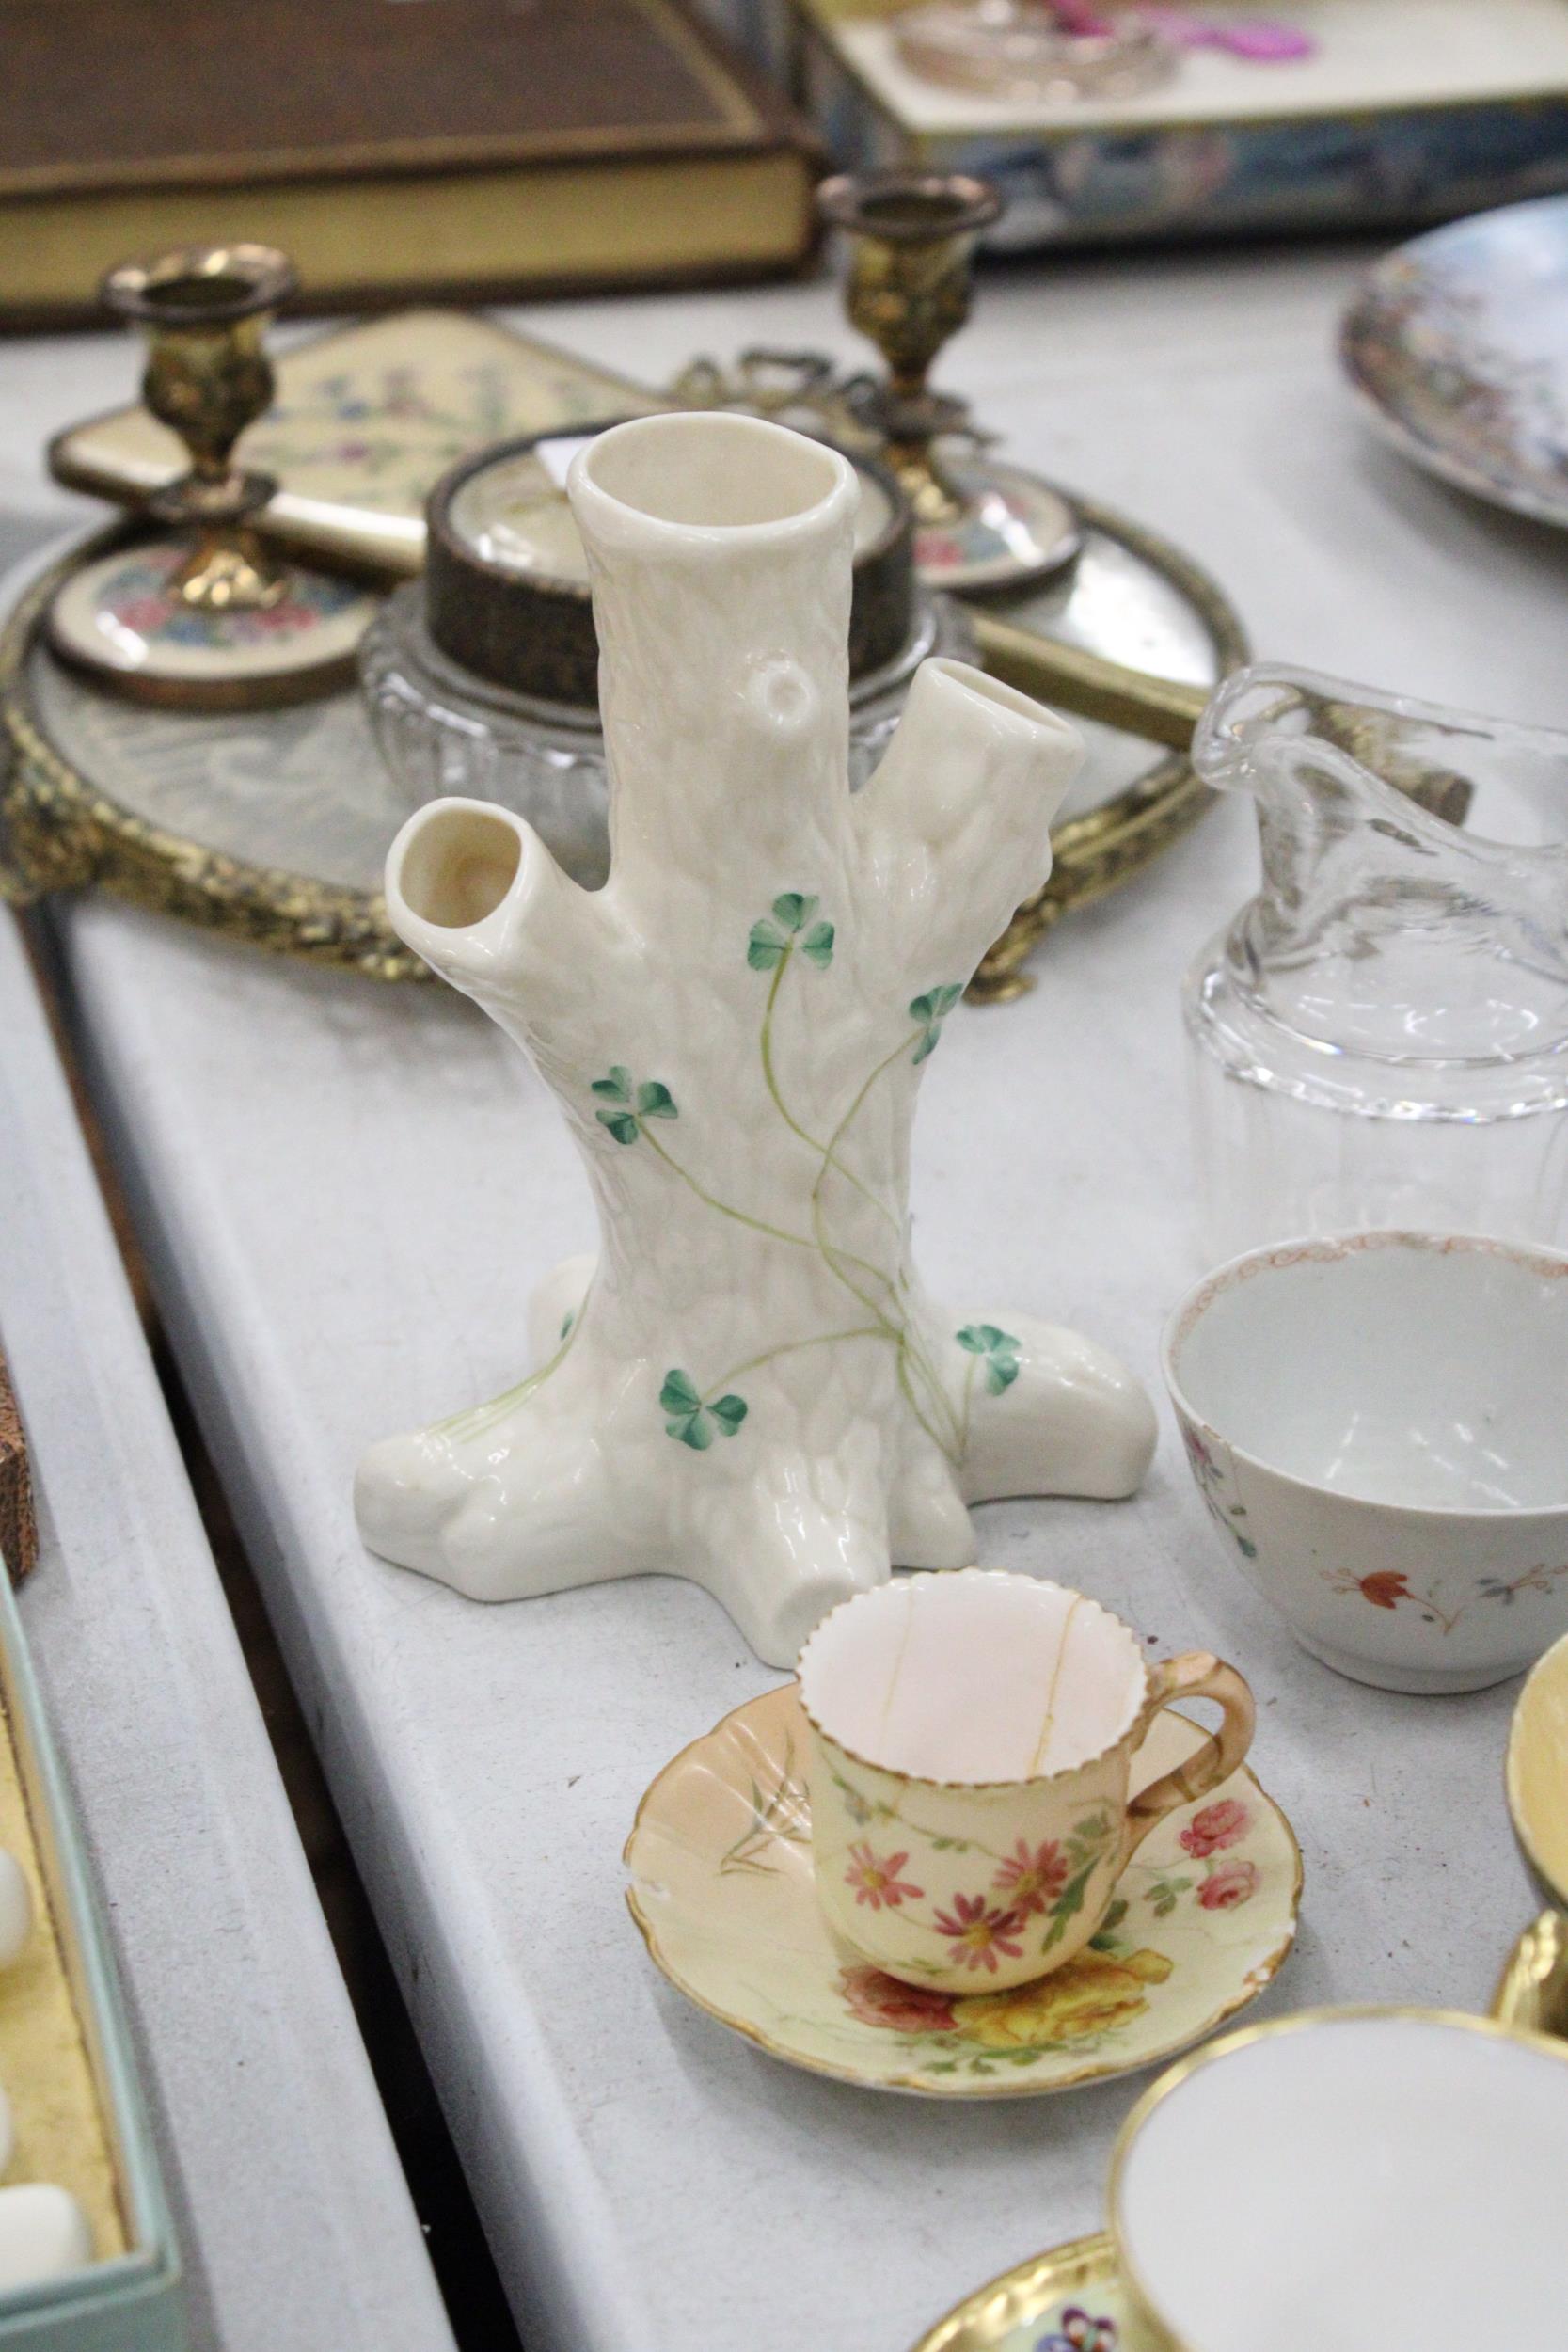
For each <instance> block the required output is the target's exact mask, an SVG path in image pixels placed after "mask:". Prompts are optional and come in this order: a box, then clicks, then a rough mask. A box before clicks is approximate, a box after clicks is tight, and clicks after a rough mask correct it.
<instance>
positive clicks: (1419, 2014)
mask: <svg viewBox="0 0 1568 2352" xmlns="http://www.w3.org/2000/svg"><path fill="white" fill-rule="evenodd" d="M1565 2180H1568V2044H1564V2043H1562V2042H1553V2041H1548V2040H1546V2039H1544V2038H1542V2037H1539V2036H1517V2035H1513V2034H1511V2033H1509V2032H1508V2031H1507V2030H1506V2029H1505V2028H1504V2027H1502V2026H1498V2025H1497V2024H1495V2023H1493V2022H1492V2021H1491V2020H1490V2019H1487V2018H1481V2017H1462V2016H1458V2015H1453V2014H1448V2013H1445V2012H1442V2011H1437V2010H1399V2009H1385V2010H1375V2009H1346V2010H1308V2011H1305V2012H1304V2013H1302V2014H1301V2015H1299V2016H1296V2017H1289V2018H1285V2019H1282V2020H1281V2021H1280V2022H1279V2023H1277V2024H1275V2025H1268V2026H1253V2027H1250V2028H1247V2029H1245V2030H1243V2032H1241V2033H1237V2034H1231V2035H1229V2036H1227V2039H1225V2040H1224V2041H1221V2042H1211V2043H1210V2045H1209V2046H1208V2048H1206V2049H1205V2050H1203V2051H1202V2052H1200V2053H1199V2054H1198V2056H1196V2058H1187V2059H1184V2060H1181V2061H1180V2062H1179V2063H1178V2064H1177V2065H1175V2066H1174V2067H1172V2068H1171V2069H1170V2071H1169V2073H1168V2074H1164V2075H1162V2076H1161V2078H1160V2080H1159V2081H1158V2082H1157V2083H1156V2084H1155V2085H1154V2087H1153V2089H1152V2090H1149V2091H1148V2092H1146V2093H1145V2095H1144V2097H1143V2098H1142V2099H1141V2100H1140V2101H1139V2103H1138V2105H1137V2106H1135V2107H1134V2108H1133V2110H1132V2114H1131V2115H1130V2116H1129V2117H1128V2120H1127V2122H1126V2123H1125V2124H1124V2125H1123V2127H1122V2131H1121V2136H1120V2137H1119V2139H1118V2140H1117V2147H1116V2153H1115V2154H1114V2156H1113V2158H1112V2163H1111V2186H1110V2219H1111V2230H1112V2234H1113V2236H1114V2238H1115V2240H1116V2246H1117V2259H1118V2266H1119V2270H1120V2276H1121V2281H1122V2286H1123V2290H1124V2293H1125V2295H1126V2296H1127V2299H1128V2301H1129V2303H1130V2304H1131V2305H1132V2310H1133V2312H1134V2313H1135V2325H1136V2326H1137V2328H1138V2333H1137V2336H1136V2341H1137V2342H1138V2343H1139V2344H1140V2345H1142V2344H1148V2346H1149V2347H1150V2352H1153V2348H1154V2347H1156V2346H1157V2347H1159V2352H1477V2347H1478V2346H1480V2345H1481V2344H1497V2345H1503V2344H1519V2345H1521V2346H1523V2345H1526V2344H1528V2345H1531V2346H1535V2345H1539V2346H1541V2347H1543V2352H1544V2347H1545V2346H1546V2345H1547V2344H1559V2343H1560V2342H1561V2341H1562V2340H1563V2335H1564V2321H1563V2286H1564V2280H1565V2279H1568V2233H1565V2229H1564V2219H1563V2183H1564V2181H1565Z"/></svg>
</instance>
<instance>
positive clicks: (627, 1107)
mask: <svg viewBox="0 0 1568 2352" xmlns="http://www.w3.org/2000/svg"><path fill="white" fill-rule="evenodd" d="M589 1091H590V1093H593V1094H598V1095H602V1096H603V1097H604V1103H605V1104H607V1105H608V1106H609V1107H608V1108H606V1107H603V1106H601V1107H600V1108H599V1109H598V1110H597V1111H595V1112H594V1117H595V1118H596V1119H597V1120H598V1122H599V1124H600V1126H601V1127H608V1128H609V1130H610V1134H611V1135H612V1136H614V1138H615V1140H616V1142H617V1143H635V1142H636V1141H637V1138H638V1136H640V1135H641V1132H642V1121H643V1120H645V1119H678V1118H679V1117H680V1113H679V1111H678V1110H677V1109H676V1108H675V1098H674V1096H673V1094H672V1093H671V1091H670V1089H669V1088H668V1087H667V1086H666V1085H664V1083H663V1081H662V1080H661V1079H658V1078H649V1079H646V1080H645V1081H644V1082H643V1084H642V1085H641V1086H637V1085H636V1084H635V1083H634V1082H633V1079H632V1074H631V1072H630V1071H629V1070H628V1069H627V1068H626V1064H625V1062H614V1063H612V1064H611V1066H610V1073H609V1075H608V1076H606V1077H603V1078H595V1079H594V1082H593V1085H592V1086H591V1087H590V1089H589Z"/></svg>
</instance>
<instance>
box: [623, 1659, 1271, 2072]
mask: <svg viewBox="0 0 1568 2352" xmlns="http://www.w3.org/2000/svg"><path fill="white" fill-rule="evenodd" d="M1200 1739H1201V1734H1200V1733H1199V1732H1198V1730H1197V1728H1196V1725H1193V1724H1188V1723H1187V1722H1186V1721H1185V1720H1184V1719H1183V1718H1182V1717H1180V1716H1179V1715H1173V1714H1170V1713H1168V1712H1167V1713H1164V1714H1162V1715H1159V1716H1157V1717H1156V1718H1155V1721H1154V1724H1153V1727H1152V1728H1151V1730H1150V1733H1149V1736H1148V1740H1146V1742H1145V1744H1144V1746H1143V1747H1142V1749H1141V1750H1140V1751H1139V1753H1138V1756H1137V1757H1136V1758H1135V1760H1134V1763H1133V1767H1132V1786H1133V1788H1134V1789H1137V1788H1142V1787H1143V1786H1145V1785H1146V1784H1147V1783H1148V1781H1150V1780H1152V1779H1154V1778H1155V1777H1156V1776H1157V1775H1158V1774H1159V1773H1160V1772H1165V1771H1168V1770H1169V1769H1170V1768H1171V1767H1172V1766H1173V1765H1175V1764H1178V1763H1180V1761H1181V1759H1182V1757H1183V1756H1186V1755H1188V1754H1190V1753H1191V1752H1192V1750H1193V1749H1195V1748H1196V1746H1197V1745H1198V1744H1199V1741H1200ZM806 1742H807V1726H806V1721H805V1717H804V1715H803V1714H802V1713H801V1710H800V1700H799V1697H798V1695H797V1692H796V1688H795V1685H794V1684H793V1683H789V1684H786V1685H785V1686H784V1688H782V1689H780V1690H775V1691H769V1692H766V1693H765V1695H764V1696H763V1697H761V1698H756V1699H752V1700H751V1701H750V1702H749V1703H748V1704H747V1705H746V1706H744V1707H740V1708H736V1711H735V1713H734V1714H733V1715H727V1716H726V1717H725V1718H724V1720H723V1722H722V1723H721V1724H717V1725H716V1726H715V1727H714V1729H713V1730H712V1731H710V1732H708V1733H707V1734H706V1736H705V1738H703V1739H701V1740H694V1741H693V1743H692V1744H691V1746H690V1747H689V1748H687V1749H685V1750H684V1751H683V1753H682V1754H681V1755H679V1756H676V1757H675V1758H674V1759H673V1762H671V1763H669V1764H667V1765H666V1766H665V1768H664V1770H663V1772H660V1774H659V1775H658V1778H657V1780H656V1781H655V1782H654V1784H653V1786H652V1788H649V1790H648V1792H647V1794H646V1795H645V1796H644V1797H643V1800H642V1803H641V1805H640V1806H639V1807H638V1813H637V1820H636V1821H635V1823H634V1824H633V1827H632V1833H631V1836H630V1837H629V1838H628V1839H627V1841H626V1867H627V1868H628V1869H629V1870H630V1872H631V1884H630V1885H629V1886H628V1888H627V1890H626V1900H627V1902H628V1903H629V1905H630V1907H631V1913H632V1916H633V1918H634V1919H635V1920H636V1921H637V1924H638V1926H639V1927H640V1928H641V1931H642V1934H643V1939H644V1941H645V1942H646V1944H647V1947H648V1950H649V1953H650V1954H651V1956H652V1958H653V1960H654V1962H655V1963H656V1964H657V1966H658V1967H659V1968H660V1969H662V1971H663V1972H664V1974H665V1976H667V1977H668V1978H669V1979H670V1981H671V1983H672V1984H673V1985H674V1986H675V1987H676V1988H677V1989H678V1990H679V1991H680V1992H682V1993H684V1994H686V1995H687V1997H688V1998H689V2000H692V2001H695V2002H696V2004H697V2006H698V2008H699V2009H705V2010H707V2012H708V2014H709V2015H710V2016H712V2017H717V2018H718V2019H719V2020H720V2022H721V2024H722V2025H726V2026H733V2027H734V2028H735V2030H736V2033H742V2034H745V2035H746V2036H747V2038H748V2039H749V2040H750V2041H752V2042H758V2043H760V2044H761V2046H762V2047H763V2048H764V2049H765V2050H769V2051H771V2052H772V2054H773V2055H774V2057H775V2058H786V2059H787V2060H788V2061H789V2062H790V2063H791V2064H792V2065H795V2066H803V2067H806V2068H808V2069H809V2070H810V2071H811V2072H812V2073H814V2074H831V2075H833V2076H836V2077H837V2078H838V2079H839V2080H840V2081H843V2082H852V2083H860V2084H863V2085H864V2086H865V2087H866V2088H867V2089H870V2090H912V2091H922V2092H925V2093H927V2094H928V2095H929V2096H931V2097H933V2098H942V2099H986V2098H990V2099H997V2098H1003V2099H1006V2098H1022V2097H1024V2096H1026V2095H1030V2094H1034V2093H1037V2092H1042V2091H1048V2090H1066V2089H1068V2087H1069V2085H1071V2084H1074V2083H1084V2082H1092V2081H1095V2080H1097V2079H1099V2078H1101V2077H1104V2076H1108V2075H1113V2074H1127V2073H1129V2072H1130V2071H1131V2070H1132V2069H1133V2068H1134V2067H1141V2066H1149V2065H1152V2064H1155V2063H1157V2062H1159V2061H1162V2060H1164V2059H1165V2058H1170V2057H1171V2056H1173V2055H1174V2053H1175V2052H1176V2051H1178V2050H1182V2049H1185V2048H1186V2047H1187V2045H1188V2044H1189V2043H1190V2042H1196V2041H1198V2040H1200V2039H1201V2038H1202V2036H1203V2035H1205V2034H1208V2033H1212V2031H1213V2029H1214V2027H1215V2026H1218V2025H1220V2024H1221V2023H1222V2022H1223V2020H1224V2019H1226V2018H1227V2017H1229V2016H1231V2015H1233V2014H1234V2012H1235V2011H1236V2010H1239V2009H1242V2008H1243V2007H1244V2006H1245V2004H1246V2003H1247V2002H1248V2001H1250V2000H1252V1999H1253V1998H1254V1997H1255V1995H1256V1994H1259V1993H1260V1992H1261V1991H1262V1990H1263V1987H1264V1986H1265V1985H1266V1984H1267V1983H1268V1982H1269V1980H1270V1979H1271V1978H1272V1977H1273V1976H1274V1975H1275V1971H1276V1970H1277V1969H1278V1967H1279V1965H1280V1963H1281V1962H1282V1961H1283V1960H1284V1958H1285V1955H1286V1953H1287V1952H1288V1951H1289V1949H1290V1947H1291V1938H1292V1937H1293V1935H1294V1933H1295V1927H1296V1910H1297V1905H1298V1903H1299V1900H1300V1896H1301V1854H1300V1851H1299V1849H1298V1848H1297V1845H1296V1841H1295V1837H1294V1836H1293V1835H1292V1833H1291V1825H1290V1823H1289V1821H1288V1820H1286V1818H1285V1816H1284V1814H1283V1813H1282V1812H1281V1811H1280V1809H1279V1807H1278V1806H1277V1805H1276V1804H1275V1803H1274V1801H1273V1799H1272V1798H1270V1797H1267V1796H1265V1795H1264V1793H1263V1790H1262V1789H1261V1788H1259V1785H1258V1783H1257V1781H1256V1780H1255V1779H1254V1778H1253V1776H1252V1774H1251V1772H1247V1771H1246V1770H1245V1769H1243V1771H1241V1772H1235V1773H1233V1774H1232V1775H1231V1777H1230V1779H1229V1780H1227V1782H1225V1783H1224V1785H1223V1786H1222V1787H1221V1788H1219V1789H1218V1790H1217V1791H1215V1792H1214V1793H1212V1795H1210V1796H1208V1797H1205V1798H1203V1799H1201V1800H1199V1801H1198V1802H1197V1803H1196V1804H1190V1805H1186V1806H1183V1807H1181V1808H1180V1810H1179V1811H1177V1812H1175V1813H1172V1814H1170V1815H1168V1816H1167V1817H1166V1818H1165V1820H1163V1821H1162V1822H1161V1823H1160V1824H1159V1826H1158V1827H1157V1828H1155V1829H1154V1830H1152V1831H1150V1833H1149V1835H1148V1837H1147V1838H1146V1839H1145V1840H1144V1842H1143V1844H1142V1845H1141V1846H1140V1847H1139V1849H1138V1851H1137V1853H1136V1854H1135V1855H1134V1856H1133V1858H1132V1861H1131V1862H1130V1863H1129V1864H1128V1866H1127V1868H1126V1869H1125V1870H1124V1871H1123V1873H1122V1876H1121V1878H1120V1880H1119V1881H1118V1882H1117V1890H1116V1896H1115V1899H1114V1900H1113V1902H1112V1904H1111V1908H1110V1910H1109V1911H1108V1912H1107V1913H1106V1915H1105V1919H1104V1923H1103V1925H1102V1927H1101V1931H1100V1932H1099V1934H1098V1935H1096V1936H1095V1938H1094V1940H1093V1942H1092V1944H1091V1945H1089V1947H1087V1948H1086V1949H1085V1951H1084V1952H1083V1953H1081V1954H1080V1956H1079V1957H1078V1958H1077V1959H1076V1960H1072V1961H1069V1963H1068V1964H1067V1965H1066V1966H1065V1967H1063V1968H1059V1969H1057V1970H1056V1971H1055V1973H1054V1974H1053V1975H1052V1976H1049V1977H1043V1978H1041V1979H1039V1980H1038V1981H1037V1982H1036V1983H1034V1984H1026V1985H1023V1986H1021V1987H1020V1988H1019V1989H1018V1990H1017V1991H1015V1992H1011V1993H988V1992H987V1991H986V1990H985V1979H984V1976H983V1973H980V1971H979V1956H977V1959H976V1971H977V1978H976V1984H975V1989H974V1993H973V1994H938V1993H932V1992H928V1991H926V1990H924V1989H922V1988H919V1987H915V1986H911V1985H906V1984H901V1983H899V1982H897V1981H896V1980H895V1979H894V1978H892V1977H887V1976H884V1975H882V1973H881V1972H880V1970H879V1969H876V1968H871V1967H867V1966H866V1965H865V1964H864V1963H863V1962H862V1961H860V1960H859V1959H857V1958H856V1956H855V1955H854V1954H853V1953H852V1952H850V1951H849V1950H848V1949H847V1947H843V1946H841V1945H839V1944H838V1943H837V1942H836V1941H835V1939H834V1938H833V1936H832V1934H831V1932H830V1931H829V1929H828V1927H827V1924H826V1922H825V1920H824V1919H823V1916H822V1914H821V1911H820V1909H819V1907H818V1905H817V1900H816V1887H815V1884H814V1881H813V1875H812V1851H811V1813H810V1804H809V1799H808V1796H807V1792H806V1787H805V1779H804V1772H803V1766H804V1761H805V1754H806ZM906 1859H907V1857H905V1856H904V1855H879V1856H878V1857H876V1860H877V1862H878V1864H879V1866H880V1872H881V1874H882V1875H883V1876H885V1875H886V1873H887V1872H889V1871H891V1872H892V1875H893V1877H894V1879H895V1880H896V1878H897V1869H896V1867H895V1865H901V1864H902V1863H903V1862H904V1861H905V1860H906ZM980 1867H982V1868H984V1867H987V1866H985V1865H981V1866H980ZM1015 1867H1016V1866H1015V1865H1013V1864H1005V1865H1004V1868H1005V1869H1011V1868H1015ZM984 1891H985V1890H984V1888H977V1892H984Z"/></svg>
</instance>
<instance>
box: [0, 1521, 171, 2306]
mask: <svg viewBox="0 0 1568 2352" xmlns="http://www.w3.org/2000/svg"><path fill="white" fill-rule="evenodd" d="M0 1702H3V1703H4V1706H5V1709H6V1715H7V1719H8V1724H9V1726H10V1732H11V1737H12V1740H14V1742H15V1747H16V1756H17V1766H18V1770H19V1771H20V1772H21V1775H22V1784H23V1788H24V1792H25V1794H26V1799H27V1805H28V1810H29V1813H30V1815H31V1819H32V1827H33V1835H34V1837H35V1839H36V1840H37V1844H38V1850H39V1860H40V1866H41V1868H42V1871H43V1876H44V1883H45V1885H46V1887H47V1889H48V1894H49V1900H50V1905H51V1908H52V1910H53V1912H54V1916H55V1928H56V1930H57V1931H58V1934H59V1938H60V1946H61V1950H62V1952H63V1954H64V1958H65V1965H66V1971H67V1974H68V1976H69V1978H70V1979H71V1994H72V1996H73V1998H74V2000H75V2003H76V2010H77V2015H78V2018H79V2020H80V2023H81V2026H82V2032H83V2038H84V2040H85V2042H86V2043H87V2058H88V2063H89V2064H90V2066H91V2068H92V2072H93V2079H94V2083H95V2085H96V2088H97V2090H98V2095H99V2100H100V2103H101V2105H102V2107H103V2117H104V2122H105V2123H106V2125H107V2128H108V2133H109V2139H110V2145H111V2149H112V2152H113V2154H114V2158H115V2169H116V2176H117V2185H118V2187H119V2196H120V2203H121V2208H122V2211H123V2213H124V2217H125V2225H126V2234H127V2236H128V2237H129V2239H130V2241H131V2244H130V2249H129V2251H127V2252H126V2253H124V2254H117V2255H115V2256H113V2257H111V2258H110V2259H109V2260H108V2261H106V2262H100V2263H94V2264H92V2265H90V2267H88V2268H87V2269H85V2270H78V2271H74V2272H71V2273H70V2274H69V2275H67V2276H66V2277H63V2278H58V2279H49V2280H40V2282H39V2283H38V2284H37V2285H34V2286H27V2287H20V2288H16V2289H14V2290H13V2291H12V2292H11V2293H9V2294H0V2346H3V2347H5V2352H188V2344H189V2338H188V2336H187V2333H186V2327H185V2312H184V2297H183V2293H182V2283H181V2261H180V2252H179V2248H178V2245H177V2243H176V2240H175V2235H174V2224H173V2221H172V2219H171V2217H170V2214H169V2209H168V2201H167V2198H166V2195H165V2192H164V2185H163V2176H162V2172H161V2170H160V2168H159V2164H158V2157H157V2153H156V2150H155V2148H154V2146H153V2140H152V2131H151V2125H150V2121H149V2118H148V2113H147V2106H146V2102H145V2100H144V2098H143V2095H142V2090H141V2085H140V2081H139V2079H138V2076H137V2073H136V2066H135V2058H134V2056H133V2051H132V2042H131V2032H130V2025H129V2022H128V2020H127V2017H126V2012H125V2005H124V2001H123V1998H122V1996H121V1994H120V1989H119V1974H118V1971H117V1969H116V1966H115V1962H114V1957H113V1954H112V1952H111V1950H110V1947H109V1942H108V1937H107V1934H106V1931H105V1929H104V1925H103V1913H102V1910H101V1907H100V1904H99V1900H98V1896H97V1891H96V1889H95V1887H94V1885H93V1883H92V1879H91V1875H90V1872H89V1869H88V1866H87V1854H86V1850H85V1848H84V1845H83V1842H82V1835H81V1830H80V1828H79V1826H78V1823H77V1818H76V1810H75V1806H74V1804H73V1802H72V1800H71V1794H70V1791H69V1789H68V1788H67V1785H66V1779H65V1773H64V1770H63V1768H62V1766H61V1763H60V1759H59V1756H58V1753H57V1752H56V1750H55V1743H54V1740H53V1738H52V1736H51V1734H50V1731H49V1726H48V1722H47V1719H46V1717H45V1714H44V1710H43V1704H42V1700H41V1696H40V1691H39V1686H38V1680H37V1677H36V1676H35V1675H34V1672H33V1665H32V1661H31V1658H30V1657H29V1655H28V1651H27V1642H26V1636H25V1634H24V1631H23V1626H22V1616H21V1612H20V1611H19V1610H18V1608H17V1604H16V1597H15V1595H14V1593H13V1592H12V1590H11V1584H10V1579H9V1577H8V1575H7V1574H6V1572H5V1568H4V1565H3V1563H0Z"/></svg>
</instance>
